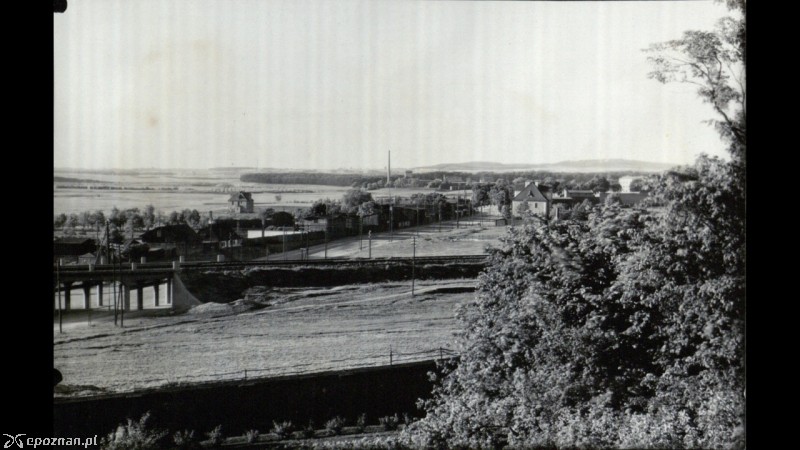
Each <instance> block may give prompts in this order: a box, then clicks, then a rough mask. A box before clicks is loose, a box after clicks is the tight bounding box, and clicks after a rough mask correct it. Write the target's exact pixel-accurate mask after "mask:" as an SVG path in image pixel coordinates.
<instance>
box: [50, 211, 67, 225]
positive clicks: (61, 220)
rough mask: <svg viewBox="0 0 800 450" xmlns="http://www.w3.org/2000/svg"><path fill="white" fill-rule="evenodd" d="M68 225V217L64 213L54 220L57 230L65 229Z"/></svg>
mask: <svg viewBox="0 0 800 450" xmlns="http://www.w3.org/2000/svg"><path fill="white" fill-rule="evenodd" d="M66 223H67V215H66V214H64V213H61V214H57V215H56V216H55V218H54V219H53V226H54V227H55V228H63V227H64V225H65V224H66Z"/></svg>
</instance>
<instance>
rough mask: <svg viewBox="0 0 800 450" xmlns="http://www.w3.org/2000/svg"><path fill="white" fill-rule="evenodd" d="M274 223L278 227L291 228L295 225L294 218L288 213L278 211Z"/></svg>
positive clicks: (274, 215)
mask: <svg viewBox="0 0 800 450" xmlns="http://www.w3.org/2000/svg"><path fill="white" fill-rule="evenodd" d="M272 223H273V224H274V225H275V226H276V227H289V226H292V225H294V216H292V215H291V214H289V213H288V212H286V211H277V212H276V213H275V214H273V215H272Z"/></svg>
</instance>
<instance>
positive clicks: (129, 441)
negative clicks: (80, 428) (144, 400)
mask: <svg viewBox="0 0 800 450" xmlns="http://www.w3.org/2000/svg"><path fill="white" fill-rule="evenodd" d="M149 418H150V412H149V411H148V412H146V413H144V414H143V415H142V417H141V419H139V420H138V421H136V422H134V421H133V420H131V419H128V423H127V424H120V425H119V426H118V427H117V429H116V430H115V431H113V432H111V433H109V435H108V436H107V437H106V438H104V439H103V440H102V444H101V446H102V448H104V449H108V450H123V449H150V448H158V447H159V444H160V442H161V440H162V439H163V438H164V436H166V435H167V432H166V431H157V430H148V429H147V419H149Z"/></svg>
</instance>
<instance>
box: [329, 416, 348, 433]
mask: <svg viewBox="0 0 800 450" xmlns="http://www.w3.org/2000/svg"><path fill="white" fill-rule="evenodd" d="M344 423H345V420H344V418H343V417H341V416H336V417H334V418H333V419H331V420H329V421H327V422H325V429H326V430H329V431H332V432H333V434H337V435H338V434H340V433H341V432H342V427H343V426H344Z"/></svg>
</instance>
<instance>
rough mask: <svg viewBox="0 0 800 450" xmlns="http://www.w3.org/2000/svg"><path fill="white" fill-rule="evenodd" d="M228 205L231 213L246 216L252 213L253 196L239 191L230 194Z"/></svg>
mask: <svg viewBox="0 0 800 450" xmlns="http://www.w3.org/2000/svg"><path fill="white" fill-rule="evenodd" d="M228 203H229V206H228V210H230V212H231V213H234V214H247V213H252V212H253V195H252V194H251V193H249V192H245V191H239V192H237V193H235V194H231V196H230V198H229V199H228Z"/></svg>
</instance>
